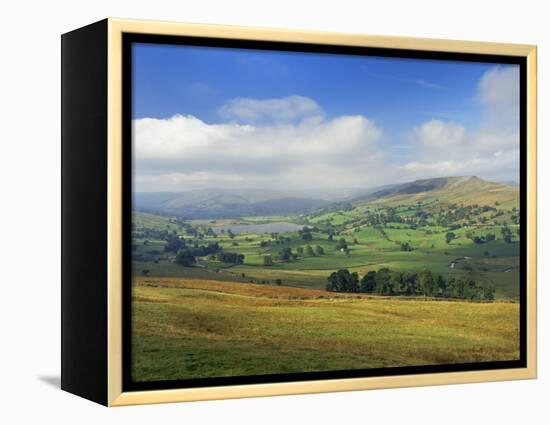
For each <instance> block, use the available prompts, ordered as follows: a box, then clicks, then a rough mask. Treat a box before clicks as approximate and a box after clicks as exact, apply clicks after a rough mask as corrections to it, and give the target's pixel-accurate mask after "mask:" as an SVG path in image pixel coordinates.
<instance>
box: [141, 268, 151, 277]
mask: <svg viewBox="0 0 550 425" xmlns="http://www.w3.org/2000/svg"><path fill="white" fill-rule="evenodd" d="M149 272H150V270H149V269H143V270H142V271H141V274H142V275H143V276H147V275H148V274H149Z"/></svg>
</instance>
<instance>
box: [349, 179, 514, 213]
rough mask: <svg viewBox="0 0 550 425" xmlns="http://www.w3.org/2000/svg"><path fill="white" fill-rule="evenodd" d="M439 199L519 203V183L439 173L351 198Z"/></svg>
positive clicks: (367, 200) (393, 202)
mask: <svg viewBox="0 0 550 425" xmlns="http://www.w3.org/2000/svg"><path fill="white" fill-rule="evenodd" d="M419 201H420V202H424V203H425V202H434V201H436V202H442V203H457V204H464V205H472V204H479V205H494V204H495V202H498V203H499V204H500V205H502V206H504V207H508V208H511V207H514V206H516V207H517V206H518V205H519V187H518V186H515V185H509V184H504V183H495V182H489V181H486V180H483V179H480V178H479V177H476V176H464V177H438V178H432V179H422V180H415V181H413V182H408V183H402V184H399V185H395V186H392V187H390V188H388V189H383V190H380V191H377V192H374V193H372V194H370V195H368V196H366V197H363V198H358V199H355V200H354V201H353V203H354V204H355V205H360V204H364V203H383V204H386V205H397V204H413V203H416V202H419Z"/></svg>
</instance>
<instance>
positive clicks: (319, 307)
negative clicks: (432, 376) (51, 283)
mask: <svg viewBox="0 0 550 425" xmlns="http://www.w3.org/2000/svg"><path fill="white" fill-rule="evenodd" d="M447 180H448V182H447V183H446V186H444V187H442V188H441V187H440V188H438V189H436V190H431V191H426V192H418V193H417V192H415V193H408V192H407V191H408V190H410V189H411V187H412V188H413V189H414V188H415V187H416V186H418V185H419V184H424V183H423V182H420V183H418V182H413V183H411V184H409V186H405V189H403V190H401V191H400V187H397V189H394V190H393V191H392V192H391V193H387V194H384V195H383V196H382V195H380V196H371V197H365V198H360V199H356V200H352V201H350V202H345V203H334V204H331V205H328V206H326V207H320V208H317V209H315V210H310V211H308V212H307V213H302V214H298V213H296V214H289V215H282V214H274V215H261V216H260V215H258V216H241V217H226V218H215V219H213V218H186V217H183V216H178V215H159V214H151V213H144V212H137V211H136V212H134V214H133V231H132V239H133V252H132V255H133V272H134V276H135V278H134V293H133V296H134V303H133V320H134V335H133V353H134V360H135V362H134V365H133V370H134V374H135V378H136V379H137V380H157V379H183V378H196V377H209V376H229V375H231V376H234V375H246V374H265V373H286V372H300V371H314V370H337V369H353V368H371V367H390V366H405V365H425V364H442V363H460V362H477V361H493V360H510V359H516V358H517V356H518V350H519V348H518V326H519V320H518V314H519V313H518V312H519V303H518V301H519V288H520V273H519V263H520V260H519V251H520V243H519V234H520V232H519V212H518V210H519V192H518V190H517V187H514V186H508V185H503V184H496V183H489V182H485V181H483V180H481V179H478V178H475V177H471V178H449V179H447ZM411 185H412V186H411ZM415 185H416V186H415ZM232 226H233V229H232ZM235 226H239V227H235ZM243 226H244V227H243ZM281 226H282V227H281ZM236 229H237V230H236ZM257 229H262V230H261V231H260V230H257ZM270 229H271V230H270ZM272 229H287V230H284V231H282V230H277V231H275V230H272ZM297 229H298V230H297ZM339 270H340V271H342V270H343V271H345V272H346V273H348V272H349V274H350V275H353V274H355V273H356V274H357V275H356V278H357V282H358V283H359V282H361V285H363V284H364V280H365V279H367V277H368V276H367V274H369V273H370V274H372V273H371V272H377V273H378V275H377V276H379V278H378V279H379V281H377V283H376V286H375V288H373V287H370V289H368V287H367V286H356V287H352V289H349V290H348V289H344V290H342V289H336V290H337V291H339V292H330V291H334V290H335V289H334V287H328V286H327V282H329V277H330V276H331V275H333V274H336V273H335V272H337V271H339ZM388 270H389V271H388ZM386 271H387V273H391V274H384V273H386ZM427 274H429V277H428V278H426V277H425V276H426V275H427ZM384 276H386V277H384ZM337 277H338V279H343V278H342V277H341V276H340V275H339V274H338V275H337ZM384 279H386V280H384ZM411 281H412V282H413V283H411ZM365 282H366V280H365ZM380 282H381V283H380ZM426 282H428V283H426ZM429 282H432V283H431V284H429ZM364 285H367V284H366V283H365V284H364ZM407 285H409V286H407ZM430 285H431V286H430ZM438 285H439V286H438ZM361 288H362V289H361ZM464 288H466V289H464ZM468 288H470V289H468ZM472 288H473V289H472ZM346 291H347V292H346ZM468 291H469V292H468ZM481 301H483V302H481Z"/></svg>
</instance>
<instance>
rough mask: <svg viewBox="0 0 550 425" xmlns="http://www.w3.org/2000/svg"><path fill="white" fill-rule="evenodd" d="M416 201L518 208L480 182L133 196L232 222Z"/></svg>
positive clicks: (507, 195) (160, 208)
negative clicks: (344, 205)
mask: <svg viewBox="0 0 550 425" xmlns="http://www.w3.org/2000/svg"><path fill="white" fill-rule="evenodd" d="M418 201H422V202H428V201H438V202H442V203H463V204H465V205H470V204H480V205H493V204H494V203H495V202H499V203H500V204H502V206H503V207H508V208H511V207H513V206H518V205H519V187H518V186H517V185H510V184H505V183H494V182H489V181H486V180H483V179H480V178H479V177H475V176H468V177H438V178H432V179H422V180H415V181H412V182H408V183H401V184H394V185H388V186H381V187H378V188H374V189H373V188H371V189H339V190H338V189H318V190H309V191H299V190H287V191H284V190H267V189H266V190H264V189H239V190H226V189H203V190H193V191H189V192H137V193H135V194H134V209H135V210H137V211H143V212H151V213H157V214H165V215H178V216H185V217H188V218H231V217H242V216H249V215H250V216H253V215H272V214H281V215H285V214H298V213H310V212H312V211H314V210H316V209H321V208H325V207H332V208H336V209H338V208H340V205H341V204H342V203H350V202H351V203H352V204H353V205H354V206H359V205H361V204H371V203H381V204H387V205H397V204H409V203H416V202H418Z"/></svg>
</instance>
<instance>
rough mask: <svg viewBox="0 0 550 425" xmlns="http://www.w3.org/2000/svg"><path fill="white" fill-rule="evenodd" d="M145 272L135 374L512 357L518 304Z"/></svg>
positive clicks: (138, 291)
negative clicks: (373, 294) (367, 294)
mask: <svg viewBox="0 0 550 425" xmlns="http://www.w3.org/2000/svg"><path fill="white" fill-rule="evenodd" d="M332 295H333V294H330V293H327V292H324V291H318V290H311V289H302V288H292V287H285V286H269V285H253V284H246V283H238V282H220V281H206V280H195V279H176V278H148V277H137V278H136V279H135V283H134V292H133V300H134V302H133V327H134V334H133V335H134V338H133V353H134V362H133V373H134V378H135V379H137V380H156V379H186V378H200V377H212V376H234V375H251V374H253V375H254V374H269V373H294V372H303V371H322V370H342V369H364V368H372V367H395V366H410V365H427V364H442V363H468V362H482V361H495V360H513V359H517V358H518V356H519V305H518V304H515V303H486V304H482V303H468V302H449V301H439V302H435V301H425V300H405V299H394V298H381V297H365V296H357V295H345V294H342V295H341V294H338V295H335V296H332Z"/></svg>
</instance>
